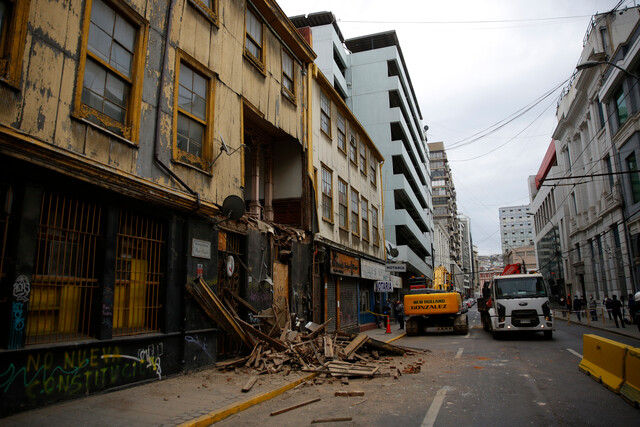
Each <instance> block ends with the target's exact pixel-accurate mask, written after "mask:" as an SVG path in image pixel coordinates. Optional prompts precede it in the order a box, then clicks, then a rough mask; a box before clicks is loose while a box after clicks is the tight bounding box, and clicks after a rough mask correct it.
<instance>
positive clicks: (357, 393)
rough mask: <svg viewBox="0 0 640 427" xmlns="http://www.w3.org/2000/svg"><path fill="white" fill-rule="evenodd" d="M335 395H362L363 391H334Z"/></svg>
mask: <svg viewBox="0 0 640 427" xmlns="http://www.w3.org/2000/svg"><path fill="white" fill-rule="evenodd" d="M335 396H336V397H350V396H364V391H359V390H351V391H336V392H335Z"/></svg>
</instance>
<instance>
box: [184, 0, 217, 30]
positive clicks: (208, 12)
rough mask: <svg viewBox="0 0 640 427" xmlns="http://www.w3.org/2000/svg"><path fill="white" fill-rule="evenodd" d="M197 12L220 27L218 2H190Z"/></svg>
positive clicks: (212, 0)
mask: <svg viewBox="0 0 640 427" xmlns="http://www.w3.org/2000/svg"><path fill="white" fill-rule="evenodd" d="M189 3H191V4H192V5H193V7H195V8H196V10H197V11H198V12H200V13H202V14H203V15H204V17H205V18H207V19H208V20H209V21H211V22H212V23H213V24H214V25H215V26H218V0H189Z"/></svg>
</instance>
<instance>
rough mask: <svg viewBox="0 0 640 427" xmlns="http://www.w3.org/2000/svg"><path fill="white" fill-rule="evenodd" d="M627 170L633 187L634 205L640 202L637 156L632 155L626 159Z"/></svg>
mask: <svg viewBox="0 0 640 427" xmlns="http://www.w3.org/2000/svg"><path fill="white" fill-rule="evenodd" d="M625 161H626V163H627V169H628V170H629V172H633V173H630V174H629V184H630V186H631V198H632V200H633V203H638V202H640V176H638V163H637V161H636V154H635V153H631V155H629V156H628V157H627V158H626V159H625Z"/></svg>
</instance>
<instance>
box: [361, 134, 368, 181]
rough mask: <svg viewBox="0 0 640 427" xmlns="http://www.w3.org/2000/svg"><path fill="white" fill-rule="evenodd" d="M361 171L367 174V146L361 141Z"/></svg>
mask: <svg viewBox="0 0 640 427" xmlns="http://www.w3.org/2000/svg"><path fill="white" fill-rule="evenodd" d="M360 172H362V173H363V174H365V175H366V174H367V146H366V144H365V143H364V142H362V141H360Z"/></svg>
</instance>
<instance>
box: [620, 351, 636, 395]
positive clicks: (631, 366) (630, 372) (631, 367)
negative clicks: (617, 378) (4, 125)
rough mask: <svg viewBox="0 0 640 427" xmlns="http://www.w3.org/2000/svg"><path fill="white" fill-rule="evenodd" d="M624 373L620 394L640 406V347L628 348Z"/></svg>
mask: <svg viewBox="0 0 640 427" xmlns="http://www.w3.org/2000/svg"><path fill="white" fill-rule="evenodd" d="M624 374H625V375H624V383H623V384H622V387H621V388H620V394H621V395H622V397H623V398H624V399H625V400H627V401H628V402H629V403H631V404H632V405H634V406H636V407H637V406H640V348H630V349H629V350H627V358H626V360H625V364H624Z"/></svg>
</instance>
